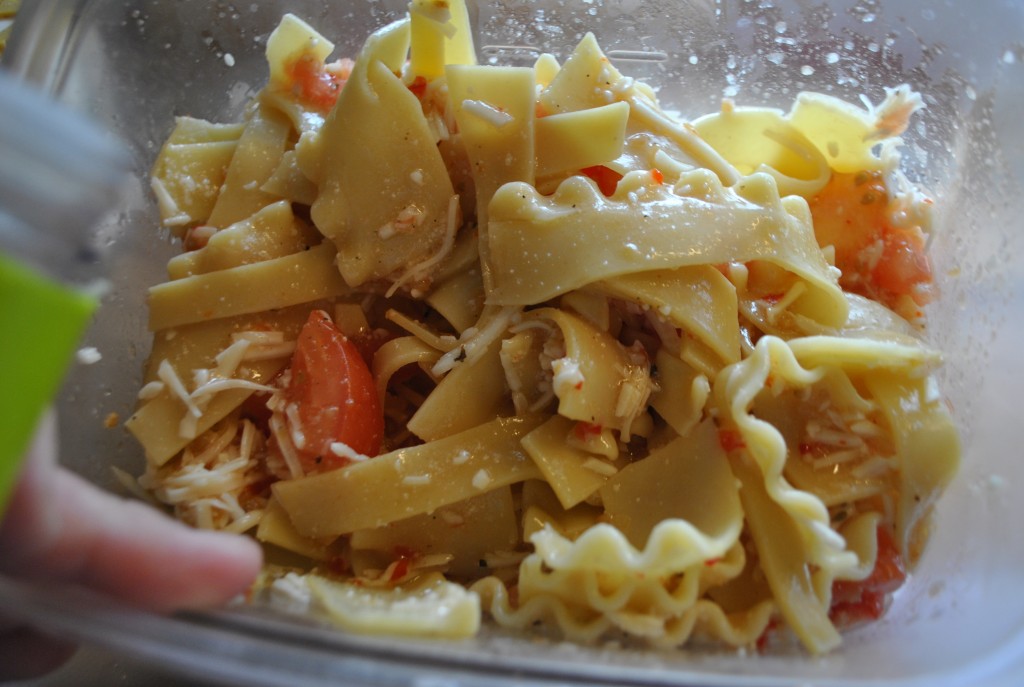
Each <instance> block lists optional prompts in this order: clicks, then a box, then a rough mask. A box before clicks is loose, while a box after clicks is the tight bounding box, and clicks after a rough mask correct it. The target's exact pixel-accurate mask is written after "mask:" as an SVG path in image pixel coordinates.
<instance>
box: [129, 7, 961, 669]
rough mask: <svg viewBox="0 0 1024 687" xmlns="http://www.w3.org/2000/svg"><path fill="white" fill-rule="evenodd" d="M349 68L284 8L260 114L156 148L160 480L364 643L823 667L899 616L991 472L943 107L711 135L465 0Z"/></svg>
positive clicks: (731, 120)
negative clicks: (707, 647)
mask: <svg viewBox="0 0 1024 687" xmlns="http://www.w3.org/2000/svg"><path fill="white" fill-rule="evenodd" d="M333 49H334V46H333V44H332V43H331V42H330V41H329V40H327V39H326V38H324V37H323V36H321V35H320V34H318V33H317V32H316V31H315V30H314V29H313V28H312V27H310V26H308V25H307V24H306V23H305V22H303V21H302V20H300V19H298V18H297V17H295V16H292V15H286V16H285V17H284V18H283V19H282V21H281V23H280V25H279V26H278V27H277V29H276V30H275V31H274V32H273V33H272V34H271V35H270V37H269V39H268V41H267V49H266V52H267V60H268V70H269V80H268V83H267V85H266V87H265V88H264V89H263V90H262V91H261V92H260V93H259V94H258V95H257V96H256V97H255V98H254V99H253V101H252V103H251V104H250V107H249V108H248V109H247V111H246V116H245V119H244V121H243V122H240V123H233V124H228V123H224V124H222V123H210V122H204V121H200V120H195V119H190V118H180V119H178V120H177V123H176V126H175V128H174V131H173V132H172V133H171V134H170V136H169V138H168V139H167V142H166V144H165V145H164V146H163V148H162V149H161V151H160V154H159V156H158V158H157V161H156V163H155V165H154V167H153V173H152V187H153V192H154V196H155V199H156V202H157V206H158V208H159V211H160V215H161V219H162V222H163V225H164V226H165V227H167V228H169V229H170V230H171V233H172V235H173V236H174V237H176V238H177V239H180V241H181V243H182V246H183V248H184V251H183V253H182V254H181V255H179V256H177V257H175V258H173V259H172V260H171V261H170V263H169V265H168V279H167V281H165V282H164V283H161V284H158V285H156V286H154V287H153V288H152V289H151V290H150V293H149V306H150V320H149V323H150V328H151V329H152V330H153V336H154V339H153V341H154V343H153V349H152V354H151V357H150V361H149V364H148V366H147V369H146V373H145V385H144V386H143V387H142V389H141V390H140V393H139V407H138V409H137V411H136V412H135V414H134V415H133V416H132V418H131V419H130V420H129V422H128V427H129V429H130V430H131V431H132V432H133V433H134V435H135V436H136V437H137V438H138V440H139V442H140V443H141V445H142V447H143V448H144V449H145V452H146V457H147V462H148V467H147V469H146V472H145V474H144V475H142V476H141V477H140V478H139V482H140V484H141V486H142V487H144V488H145V489H146V490H148V491H150V492H151V493H152V495H153V496H154V497H155V498H156V499H158V500H159V501H161V502H163V503H165V504H167V505H168V506H169V507H171V508H173V510H174V512H175V514H176V515H177V516H178V517H180V518H181V519H183V520H185V521H186V522H188V523H190V524H192V525H195V526H197V527H206V528H216V529H225V530H230V531H235V532H240V533H242V532H251V533H252V534H253V535H254V536H255V537H256V538H257V539H259V540H260V541H262V542H263V543H264V544H265V546H266V550H267V554H268V560H269V561H271V563H269V564H268V569H267V575H266V579H265V580H264V581H263V583H262V584H263V587H264V588H265V590H266V593H267V594H269V597H270V598H271V599H277V600H278V601H280V602H281V603H285V604H286V605H288V606H289V607H300V608H309V607H310V605H311V604H313V605H315V606H316V607H317V608H319V609H320V610H321V611H323V612H325V613H327V614H328V615H333V616H334V617H336V618H337V620H338V622H339V623H340V624H341V625H342V626H343V627H345V628H347V629H349V630H353V631H360V632H382V633H413V634H421V635H431V636H445V637H460V636H469V635H471V634H473V633H475V632H476V631H477V629H478V628H479V626H480V623H481V621H482V619H484V618H490V619H491V620H492V621H493V622H495V623H497V624H498V625H502V626H506V627H510V628H519V629H522V630H524V631H528V630H530V629H531V628H533V627H535V626H537V625H538V624H541V625H545V626H547V627H548V628H549V629H551V630H554V631H555V632H559V633H561V634H562V635H564V636H566V637H569V638H572V639H576V640H580V641H592V640H595V639H598V638H601V637H609V636H615V637H623V636H625V637H628V638H632V639H634V640H636V641H639V642H648V643H650V644H653V645H655V646H680V645H682V644H685V643H686V642H688V641H690V640H691V639H693V640H699V641H701V642H708V643H712V644H720V645H725V646H731V647H758V648H763V647H764V646H766V645H770V644H773V643H777V642H784V641H786V638H787V637H791V638H795V639H797V640H798V641H799V642H801V643H802V644H803V646H804V647H806V649H807V651H809V652H810V653H815V654H817V653H824V652H828V651H830V650H833V649H835V648H836V647H837V646H839V644H840V641H841V635H840V631H841V630H844V629H846V628H848V627H852V626H854V625H857V624H858V623H861V622H863V621H867V620H872V619H876V618H878V617H879V616H880V615H881V614H882V612H883V611H884V609H885V606H886V604H887V603H888V602H889V600H890V598H891V596H892V593H893V592H894V591H895V590H896V589H897V588H898V587H899V586H900V584H901V583H902V582H903V581H904V579H905V577H906V571H907V570H908V569H909V568H910V567H912V566H913V565H914V564H915V563H916V561H917V560H918V559H919V557H920V555H921V552H922V550H923V547H924V546H925V544H926V542H927V538H928V528H929V514H930V512H931V510H932V507H933V505H934V503H935V500H936V499H937V498H938V496H939V495H940V494H941V492H942V491H943V489H944V488H945V487H946V485H947V484H948V483H949V481H950V479H951V478H952V477H953V475H954V474H955V472H956V470H957V464H958V461H959V440H958V436H957V431H956V428H955V425H954V422H953V420H952V419H951V417H950V414H949V412H948V410H947V407H946V404H945V402H944V401H943V398H942V396H941V393H940V392H939V389H938V386H937V383H936V379H935V374H936V370H937V369H938V368H939V366H940V365H941V355H940V354H939V353H938V352H937V351H935V350H934V349H932V348H931V347H929V346H928V345H927V344H926V343H924V341H923V339H922V337H921V333H920V332H921V328H922V325H923V322H924V317H925V315H924V306H925V305H926V304H927V303H929V302H930V301H931V300H932V299H933V298H934V297H935V287H934V285H933V279H932V274H931V268H930V264H929V260H928V256H927V254H926V252H925V245H926V238H927V233H928V232H929V231H930V228H931V225H930V217H931V201H929V200H928V199H927V198H926V197H925V196H924V195H923V194H922V193H921V192H920V191H919V190H918V189H916V188H915V187H914V186H913V185H912V184H911V183H910V181H908V179H907V178H906V177H905V176H904V175H903V174H902V172H901V171H900V157H899V143H900V140H899V138H898V137H899V135H900V134H901V133H902V132H903V131H904V130H905V129H906V126H907V122H908V120H909V118H910V117H911V116H912V114H913V112H914V111H915V110H916V109H917V108H919V107H921V106H922V102H921V99H920V98H919V97H918V96H917V95H916V94H915V93H913V92H912V91H911V90H910V89H909V88H908V87H906V86H900V87H898V88H894V89H890V90H889V91H887V97H886V99H885V101H884V102H883V103H881V104H880V105H878V106H875V107H867V108H862V107H860V106H854V105H850V104H847V103H844V102H842V101H840V100H837V99H836V98H834V97H831V96H826V95H820V94H813V93H804V94H801V95H799V96H798V97H797V98H796V100H795V102H794V104H793V107H792V109H791V110H789V111H788V112H784V111H781V110H775V109H769V108H746V107H739V106H736V105H735V104H733V103H732V102H730V101H725V102H724V103H723V105H722V108H721V110H720V111H719V112H715V113H711V114H707V115H705V116H703V117H700V118H698V119H696V120H694V121H692V122H687V121H681V120H679V119H677V118H675V117H673V116H672V115H670V114H669V113H668V112H667V111H666V110H664V109H662V107H661V105H660V104H659V102H658V100H657V98H656V96H655V95H654V91H653V90H652V89H650V88H649V87H647V86H646V85H645V84H642V83H640V82H637V81H635V80H633V79H631V78H629V77H627V76H624V75H623V74H621V73H620V72H619V71H618V70H617V69H616V68H615V67H614V66H613V65H612V63H611V62H610V61H609V60H608V59H607V57H605V55H604V54H603V52H602V51H601V49H600V47H599V46H598V43H597V41H596V40H595V39H594V37H593V36H592V35H589V34H588V35H587V36H586V37H585V38H584V39H583V40H582V41H581V42H580V43H579V45H578V46H577V47H576V48H575V50H574V52H572V54H571V55H570V56H569V57H568V59H567V60H566V61H565V63H564V64H559V63H558V61H557V60H556V59H555V58H554V57H553V56H551V55H544V56H542V57H541V58H540V59H539V60H538V61H537V64H536V66H535V67H531V68H524V67H502V66H489V65H488V66H485V65H480V64H477V63H476V58H475V53H474V48H473V43H472V38H471V34H470V32H469V18H468V14H467V12H466V8H465V5H464V3H463V2H456V1H452V2H449V3H432V2H419V1H418V0H414V1H413V2H412V3H410V6H409V14H408V16H407V18H406V19H403V20H401V21H397V22H395V23H393V24H390V25H388V26H385V27H382V28H381V29H380V30H379V31H377V32H375V33H374V34H372V35H371V36H370V37H369V38H368V39H367V41H366V43H365V46H364V47H363V49H362V51H361V52H360V53H359V54H358V55H356V56H354V60H349V59H339V60H337V61H334V62H329V61H328V59H329V57H330V55H331V53H332V51H333ZM273 561H287V564H286V567H282V566H284V565H285V564H283V563H274V562H273ZM282 600H283V601H282ZM296 604H297V606H296Z"/></svg>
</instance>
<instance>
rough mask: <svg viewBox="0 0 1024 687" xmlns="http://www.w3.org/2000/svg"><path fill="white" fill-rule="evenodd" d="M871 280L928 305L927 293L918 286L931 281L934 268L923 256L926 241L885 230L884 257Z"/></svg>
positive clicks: (904, 233)
mask: <svg viewBox="0 0 1024 687" xmlns="http://www.w3.org/2000/svg"><path fill="white" fill-rule="evenodd" d="M871 277H872V279H873V280H874V283H875V285H876V286H878V288H880V289H883V290H885V291H889V292H891V293H894V294H908V295H910V296H911V297H912V298H914V301H915V302H916V303H917V304H918V305H925V303H927V302H928V298H927V295H926V294H927V293H928V291H927V290H922V289H919V288H918V287H919V286H926V285H928V284H930V283H931V282H932V268H931V265H930V264H929V263H928V257H927V256H926V255H925V253H924V241H922V240H921V237H919V236H917V235H914V234H911V233H910V232H906V231H898V230H896V229H890V230H889V231H886V232H885V233H884V234H883V235H882V255H881V257H879V258H878V264H877V265H875V269H874V270H873V271H872V272H871Z"/></svg>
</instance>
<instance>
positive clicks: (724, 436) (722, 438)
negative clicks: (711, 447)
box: [718, 429, 747, 453]
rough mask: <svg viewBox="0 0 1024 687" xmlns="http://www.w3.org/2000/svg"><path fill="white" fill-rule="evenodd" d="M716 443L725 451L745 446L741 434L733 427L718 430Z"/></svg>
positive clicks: (729, 451) (728, 451)
mask: <svg viewBox="0 0 1024 687" xmlns="http://www.w3.org/2000/svg"><path fill="white" fill-rule="evenodd" d="M718 443H719V444H720V445H721V446H722V450H723V451H725V452H726V453H731V452H732V451H735V450H736V449H739V448H746V447H747V443H746V442H745V441H743V435H742V434H740V433H739V432H738V431H737V430H735V429H720V430H718Z"/></svg>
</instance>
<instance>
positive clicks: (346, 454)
mask: <svg viewBox="0 0 1024 687" xmlns="http://www.w3.org/2000/svg"><path fill="white" fill-rule="evenodd" d="M331 453H333V454H334V455H336V456H338V457H339V458H348V459H349V460H351V461H352V462H354V463H362V462H363V461H365V460H369V459H370V456H364V455H363V454H362V453H359V452H358V451H356V450H355V449H353V448H352V447H351V446H349V445H348V444H346V443H345V442H343V441H335V442H333V443H332V444H331Z"/></svg>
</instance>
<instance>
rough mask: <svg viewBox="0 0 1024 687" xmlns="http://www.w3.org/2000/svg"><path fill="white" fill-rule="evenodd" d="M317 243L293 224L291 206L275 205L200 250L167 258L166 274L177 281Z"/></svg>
mask: <svg viewBox="0 0 1024 687" xmlns="http://www.w3.org/2000/svg"><path fill="white" fill-rule="evenodd" d="M317 239H318V236H317V235H316V234H315V233H314V232H312V231H309V230H305V229H304V227H302V225H301V224H300V223H299V221H298V220H296V218H295V215H293V214H292V207H291V204H290V203H288V202H286V201H279V202H277V203H272V204H270V205H267V206H266V207H264V208H262V209H261V210H258V211H257V212H256V213H255V214H254V215H252V216H251V217H247V218H246V219H244V220H241V221H240V222H236V223H235V224H232V225H231V226H230V227H227V228H226V229H221V230H220V231H218V232H217V233H216V234H214V235H213V236H211V237H210V240H209V241H208V242H207V244H206V245H205V246H203V247H202V248H200V249H198V250H193V251H189V252H187V253H182V254H181V255H178V256H175V257H173V258H171V260H170V262H168V263H167V273H168V276H169V277H170V278H171V279H181V278H182V277H190V276H192V275H195V274H205V273H207V272H215V271H217V270H225V269H229V268H231V267H240V266H242V265H249V264H252V263H254V262H262V261H264V260H272V259H274V258H281V257H284V256H286V255H291V254H293V253H299V252H301V251H303V250H306V249H307V248H309V247H310V245H311V244H312V243H314V242H316V241H317Z"/></svg>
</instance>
